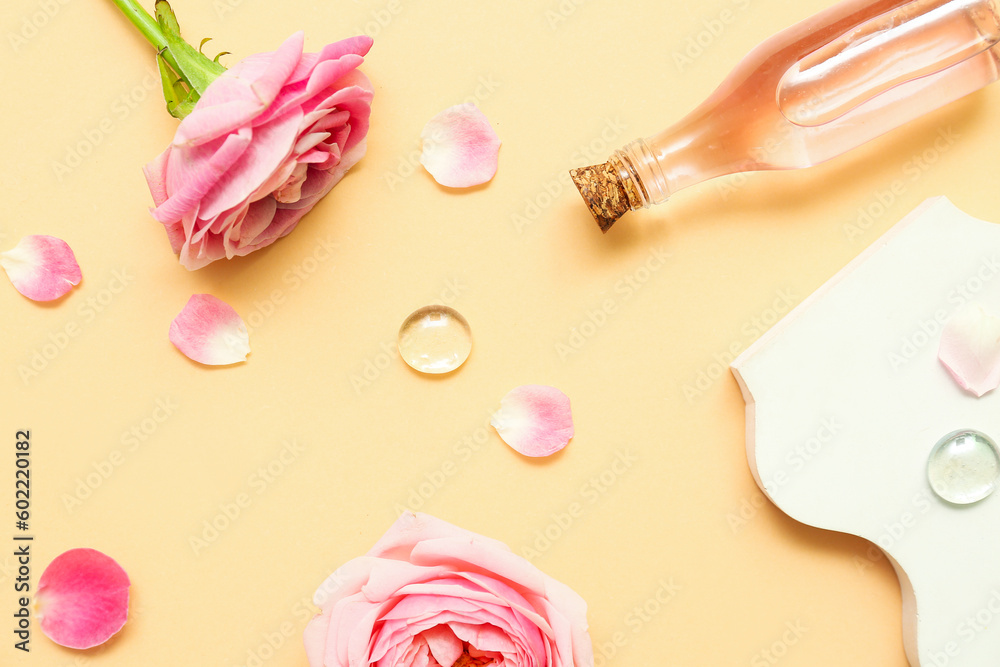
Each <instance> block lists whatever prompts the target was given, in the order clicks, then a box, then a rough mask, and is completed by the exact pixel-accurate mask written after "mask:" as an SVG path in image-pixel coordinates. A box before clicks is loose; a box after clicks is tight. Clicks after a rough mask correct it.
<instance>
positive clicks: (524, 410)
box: [490, 384, 573, 456]
mask: <svg viewBox="0 0 1000 667" xmlns="http://www.w3.org/2000/svg"><path fill="white" fill-rule="evenodd" d="M490 424H492V425H493V428H495V429H496V430H497V433H499V434H500V437H501V438H503V441H504V442H506V443H507V444H508V445H510V446H511V447H513V448H514V449H515V450H516V451H517V452H520V453H521V454H524V455H525V456H549V455H550V454H554V453H556V452H558V451H559V450H560V449H562V448H563V447H565V446H566V445H567V444H568V443H569V440H570V438H572V437H573V415H572V413H571V412H570V407H569V397H568V396H566V394H564V393H562V392H561V391H559V390H558V389H556V388H555V387H549V386H546V385H538V384H527V385H522V386H520V387H516V388H514V389H512V390H511V391H510V393H508V394H507V395H506V396H504V397H503V400H501V401H500V409H499V410H498V411H497V412H495V413H494V414H493V419H492V420H490Z"/></svg>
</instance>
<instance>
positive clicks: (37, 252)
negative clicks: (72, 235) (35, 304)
mask: <svg viewBox="0 0 1000 667" xmlns="http://www.w3.org/2000/svg"><path fill="white" fill-rule="evenodd" d="M0 266H2V267H3V268H4V270H5V271H6V272H7V277H8V278H10V282H12V283H13V284H14V288H15V289H16V290H17V291H18V292H20V293H21V294H23V295H24V296H26V297H28V298H29V299H32V300H34V301H52V300H53V299H58V298H59V297H61V296H62V295H63V294H65V293H66V292H68V291H70V290H71V289H73V286H74V285H77V284H79V282H80V279H81V278H82V277H83V275H82V274H81V273H80V265H79V264H77V263H76V257H75V256H74V255H73V250H72V249H71V248H70V247H69V245H67V243H66V242H65V241H63V240H62V239H57V238H56V237H54V236H44V235H37V236H25V237H24V238H23V239H21V241H20V243H18V244H17V245H16V246H14V247H13V248H12V249H10V250H8V251H7V252H4V253H0Z"/></svg>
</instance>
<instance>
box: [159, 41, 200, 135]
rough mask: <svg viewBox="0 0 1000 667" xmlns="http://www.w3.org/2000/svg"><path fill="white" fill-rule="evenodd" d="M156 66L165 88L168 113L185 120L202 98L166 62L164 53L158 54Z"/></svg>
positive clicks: (164, 94)
mask: <svg viewBox="0 0 1000 667" xmlns="http://www.w3.org/2000/svg"><path fill="white" fill-rule="evenodd" d="M156 65H157V67H158V68H159V70H160V83H161V85H162V86H163V99H164V100H166V102H167V111H168V112H170V115H171V116H173V117H174V118H179V119H183V118H184V117H185V116H187V115H188V114H190V113H191V111H192V110H193V109H194V105H195V104H197V103H198V100H199V99H201V96H200V95H199V94H198V91H196V90H189V89H188V88H187V86H185V85H184V82H183V81H182V80H181V79H179V78H177V75H176V74H175V73H174V71H173V70H172V69H171V68H170V65H168V64H167V61H166V60H164V58H163V54H162V53H157V54H156Z"/></svg>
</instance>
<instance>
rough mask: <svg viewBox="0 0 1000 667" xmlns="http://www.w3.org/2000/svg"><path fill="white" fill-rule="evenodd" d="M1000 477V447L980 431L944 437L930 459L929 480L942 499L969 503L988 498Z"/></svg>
mask: <svg viewBox="0 0 1000 667" xmlns="http://www.w3.org/2000/svg"><path fill="white" fill-rule="evenodd" d="M998 478H1000V450H998V449H997V444H996V443H995V442H993V440H991V439H990V438H989V437H988V436H987V435H985V434H983V433H980V432H979V431H973V430H971V429H964V430H961V431H954V432H952V433H949V434H948V435H946V436H944V437H943V438H941V440H939V441H938V443H937V444H936V445H935V446H934V449H933V450H932V451H931V455H930V458H929V459H928V460H927V479H928V481H929V482H930V484H931V488H932V489H934V493H936V494H937V495H938V496H939V497H940V498H941V499H942V500H946V501H948V502H949V503H954V504H956V505H968V504H970V503H974V502H978V501H980V500H982V499H983V498H985V497H987V496H988V495H990V494H991V493H993V490H994V489H995V488H996V486H997V479H998Z"/></svg>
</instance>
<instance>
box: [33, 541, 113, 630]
mask: <svg viewBox="0 0 1000 667" xmlns="http://www.w3.org/2000/svg"><path fill="white" fill-rule="evenodd" d="M129 584H130V582H129V578H128V575H127V574H126V573H125V570H123V569H122V567H121V565H119V564H118V563H117V562H115V560H114V559H113V558H111V557H109V556H105V555H104V554H102V553H101V552H100V551H96V550H94V549H70V550H69V551H67V552H65V553H63V554H62V555H60V556H58V557H57V558H56V559H55V560H54V561H52V562H51V563H49V566H48V567H47V568H45V571H44V572H42V576H41V578H40V579H39V580H38V592H37V593H36V594H35V601H36V603H37V605H38V606H37V610H36V612H35V617H36V618H37V619H38V626H39V627H40V628H41V629H42V632H44V633H45V636H46V637H48V638H49V639H51V640H52V641H54V642H55V643H57V644H59V645H60V646H66V647H69V648H79V649H85V648H91V647H94V646H97V645H98V644H103V643H104V642H106V641H107V640H108V639H110V638H111V637H112V635H114V634H115V633H116V632H118V631H119V630H121V629H122V626H123V625H125V620H126V618H128V587H129Z"/></svg>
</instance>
